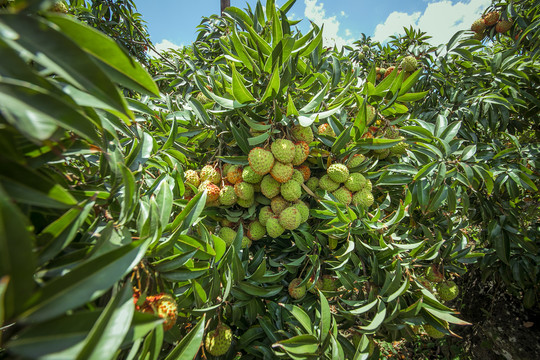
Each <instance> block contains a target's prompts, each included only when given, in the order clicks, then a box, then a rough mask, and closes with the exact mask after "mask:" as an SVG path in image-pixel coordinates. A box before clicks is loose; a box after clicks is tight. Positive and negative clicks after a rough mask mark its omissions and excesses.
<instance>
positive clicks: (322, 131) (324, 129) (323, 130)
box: [317, 124, 336, 136]
mask: <svg viewBox="0 0 540 360" xmlns="http://www.w3.org/2000/svg"><path fill="white" fill-rule="evenodd" d="M317 132H318V133H319V135H327V136H336V133H335V132H334V129H332V127H331V126H330V125H328V124H321V125H319V128H318V129H317Z"/></svg>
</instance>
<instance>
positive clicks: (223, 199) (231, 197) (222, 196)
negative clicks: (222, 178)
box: [219, 185, 238, 206]
mask: <svg viewBox="0 0 540 360" xmlns="http://www.w3.org/2000/svg"><path fill="white" fill-rule="evenodd" d="M237 199H238V197H237V196H236V193H235V192H234V188H233V187H232V186H230V185H225V186H223V187H222V188H221V190H220V191H219V203H220V204H221V205H225V206H230V205H234V204H236V200H237Z"/></svg>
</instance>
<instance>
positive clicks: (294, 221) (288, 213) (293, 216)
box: [279, 206, 302, 230]
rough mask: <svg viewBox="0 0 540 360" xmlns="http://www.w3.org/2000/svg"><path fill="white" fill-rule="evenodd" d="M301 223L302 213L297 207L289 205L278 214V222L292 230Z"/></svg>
mask: <svg viewBox="0 0 540 360" xmlns="http://www.w3.org/2000/svg"><path fill="white" fill-rule="evenodd" d="M301 223H302V215H300V211H298V209H297V208H295V207H293V206H290V207H288V208H286V209H285V210H283V211H282V212H281V214H279V224H280V225H281V226H283V228H285V229H287V230H294V229H296V228H297V227H298V226H300V224H301Z"/></svg>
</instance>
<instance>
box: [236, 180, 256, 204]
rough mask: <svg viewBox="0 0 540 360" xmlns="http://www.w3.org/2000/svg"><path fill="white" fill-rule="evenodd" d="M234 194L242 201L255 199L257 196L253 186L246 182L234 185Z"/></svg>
mask: <svg viewBox="0 0 540 360" xmlns="http://www.w3.org/2000/svg"><path fill="white" fill-rule="evenodd" d="M234 192H235V193H236V196H238V198H239V199H242V200H249V199H253V196H254V194H255V190H254V189H253V185H252V184H250V183H247V182H245V181H242V182H239V183H238V184H236V185H234Z"/></svg>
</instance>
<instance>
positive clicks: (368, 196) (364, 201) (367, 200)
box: [352, 189, 375, 207]
mask: <svg viewBox="0 0 540 360" xmlns="http://www.w3.org/2000/svg"><path fill="white" fill-rule="evenodd" d="M374 201H375V199H374V198H373V194H372V193H371V192H370V191H368V190H367V189H362V190H360V191H358V192H357V193H355V194H354V195H353V198H352V203H353V204H355V205H360V206H364V207H370V206H371V205H373V202H374Z"/></svg>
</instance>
